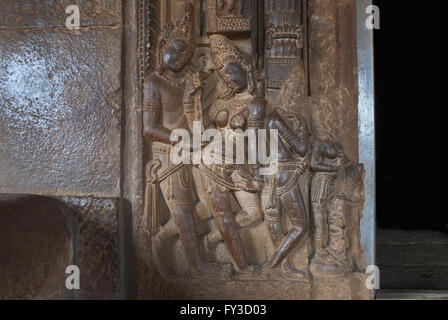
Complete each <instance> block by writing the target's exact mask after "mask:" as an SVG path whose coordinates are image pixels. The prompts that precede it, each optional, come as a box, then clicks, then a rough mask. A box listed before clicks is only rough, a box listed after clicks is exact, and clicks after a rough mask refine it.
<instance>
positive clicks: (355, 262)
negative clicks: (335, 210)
mask: <svg viewBox="0 0 448 320" xmlns="http://www.w3.org/2000/svg"><path fill="white" fill-rule="evenodd" d="M361 210H362V208H359V207H358V206H356V205H353V204H348V205H347V210H346V214H347V225H348V227H349V228H348V241H349V249H348V252H347V253H348V257H347V259H348V262H349V266H350V268H352V269H353V270H356V271H363V270H364V269H365V268H366V257H365V255H364V253H363V251H362V247H361V232H360V222H361V221H360V220H361Z"/></svg>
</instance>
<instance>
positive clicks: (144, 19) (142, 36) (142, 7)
mask: <svg viewBox="0 0 448 320" xmlns="http://www.w3.org/2000/svg"><path fill="white" fill-rule="evenodd" d="M137 9H138V22H137V25H138V30H137V32H138V48H137V53H138V72H139V83H140V86H141V89H142V90H143V83H144V81H145V77H146V76H147V75H148V72H149V71H151V68H153V66H155V63H156V60H155V59H156V58H155V56H156V52H155V50H156V46H157V38H158V34H159V32H160V11H161V1H160V0H138V7H137ZM142 92H143V91H142Z"/></svg>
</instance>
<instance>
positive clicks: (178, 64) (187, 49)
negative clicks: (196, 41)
mask: <svg viewBox="0 0 448 320" xmlns="http://www.w3.org/2000/svg"><path fill="white" fill-rule="evenodd" d="M191 55H192V48H191V46H190V45H189V44H188V43H187V42H186V41H185V40H181V39H175V40H172V41H170V42H169V43H168V45H167V46H166V48H165V51H164V53H163V64H164V65H165V66H166V67H167V68H168V70H170V71H173V72H181V71H182V70H183V69H184V68H185V66H186V65H187V64H188V61H189V60H190V58H191Z"/></svg>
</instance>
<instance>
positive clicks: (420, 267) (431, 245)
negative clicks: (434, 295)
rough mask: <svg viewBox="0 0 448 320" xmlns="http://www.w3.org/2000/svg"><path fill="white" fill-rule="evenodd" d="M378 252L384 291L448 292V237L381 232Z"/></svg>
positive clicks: (395, 231)
mask: <svg viewBox="0 0 448 320" xmlns="http://www.w3.org/2000/svg"><path fill="white" fill-rule="evenodd" d="M376 252H377V265H378V266H379V268H380V272H381V273H380V282H381V289H387V290H406V292H408V291H411V292H414V290H418V292H417V295H419V294H420V293H421V292H426V290H430V292H435V291H444V290H448V233H442V232H433V231H404V230H394V229H379V230H378V232H377V249H376ZM422 290H423V291H422ZM411 296H412V294H411Z"/></svg>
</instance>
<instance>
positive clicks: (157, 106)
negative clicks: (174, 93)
mask: <svg viewBox="0 0 448 320" xmlns="http://www.w3.org/2000/svg"><path fill="white" fill-rule="evenodd" d="M143 111H145V112H157V113H158V112H161V111H162V99H161V97H160V95H159V94H158V93H157V92H155V91H152V92H151V94H150V96H149V102H146V101H145V104H144V106H143Z"/></svg>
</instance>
